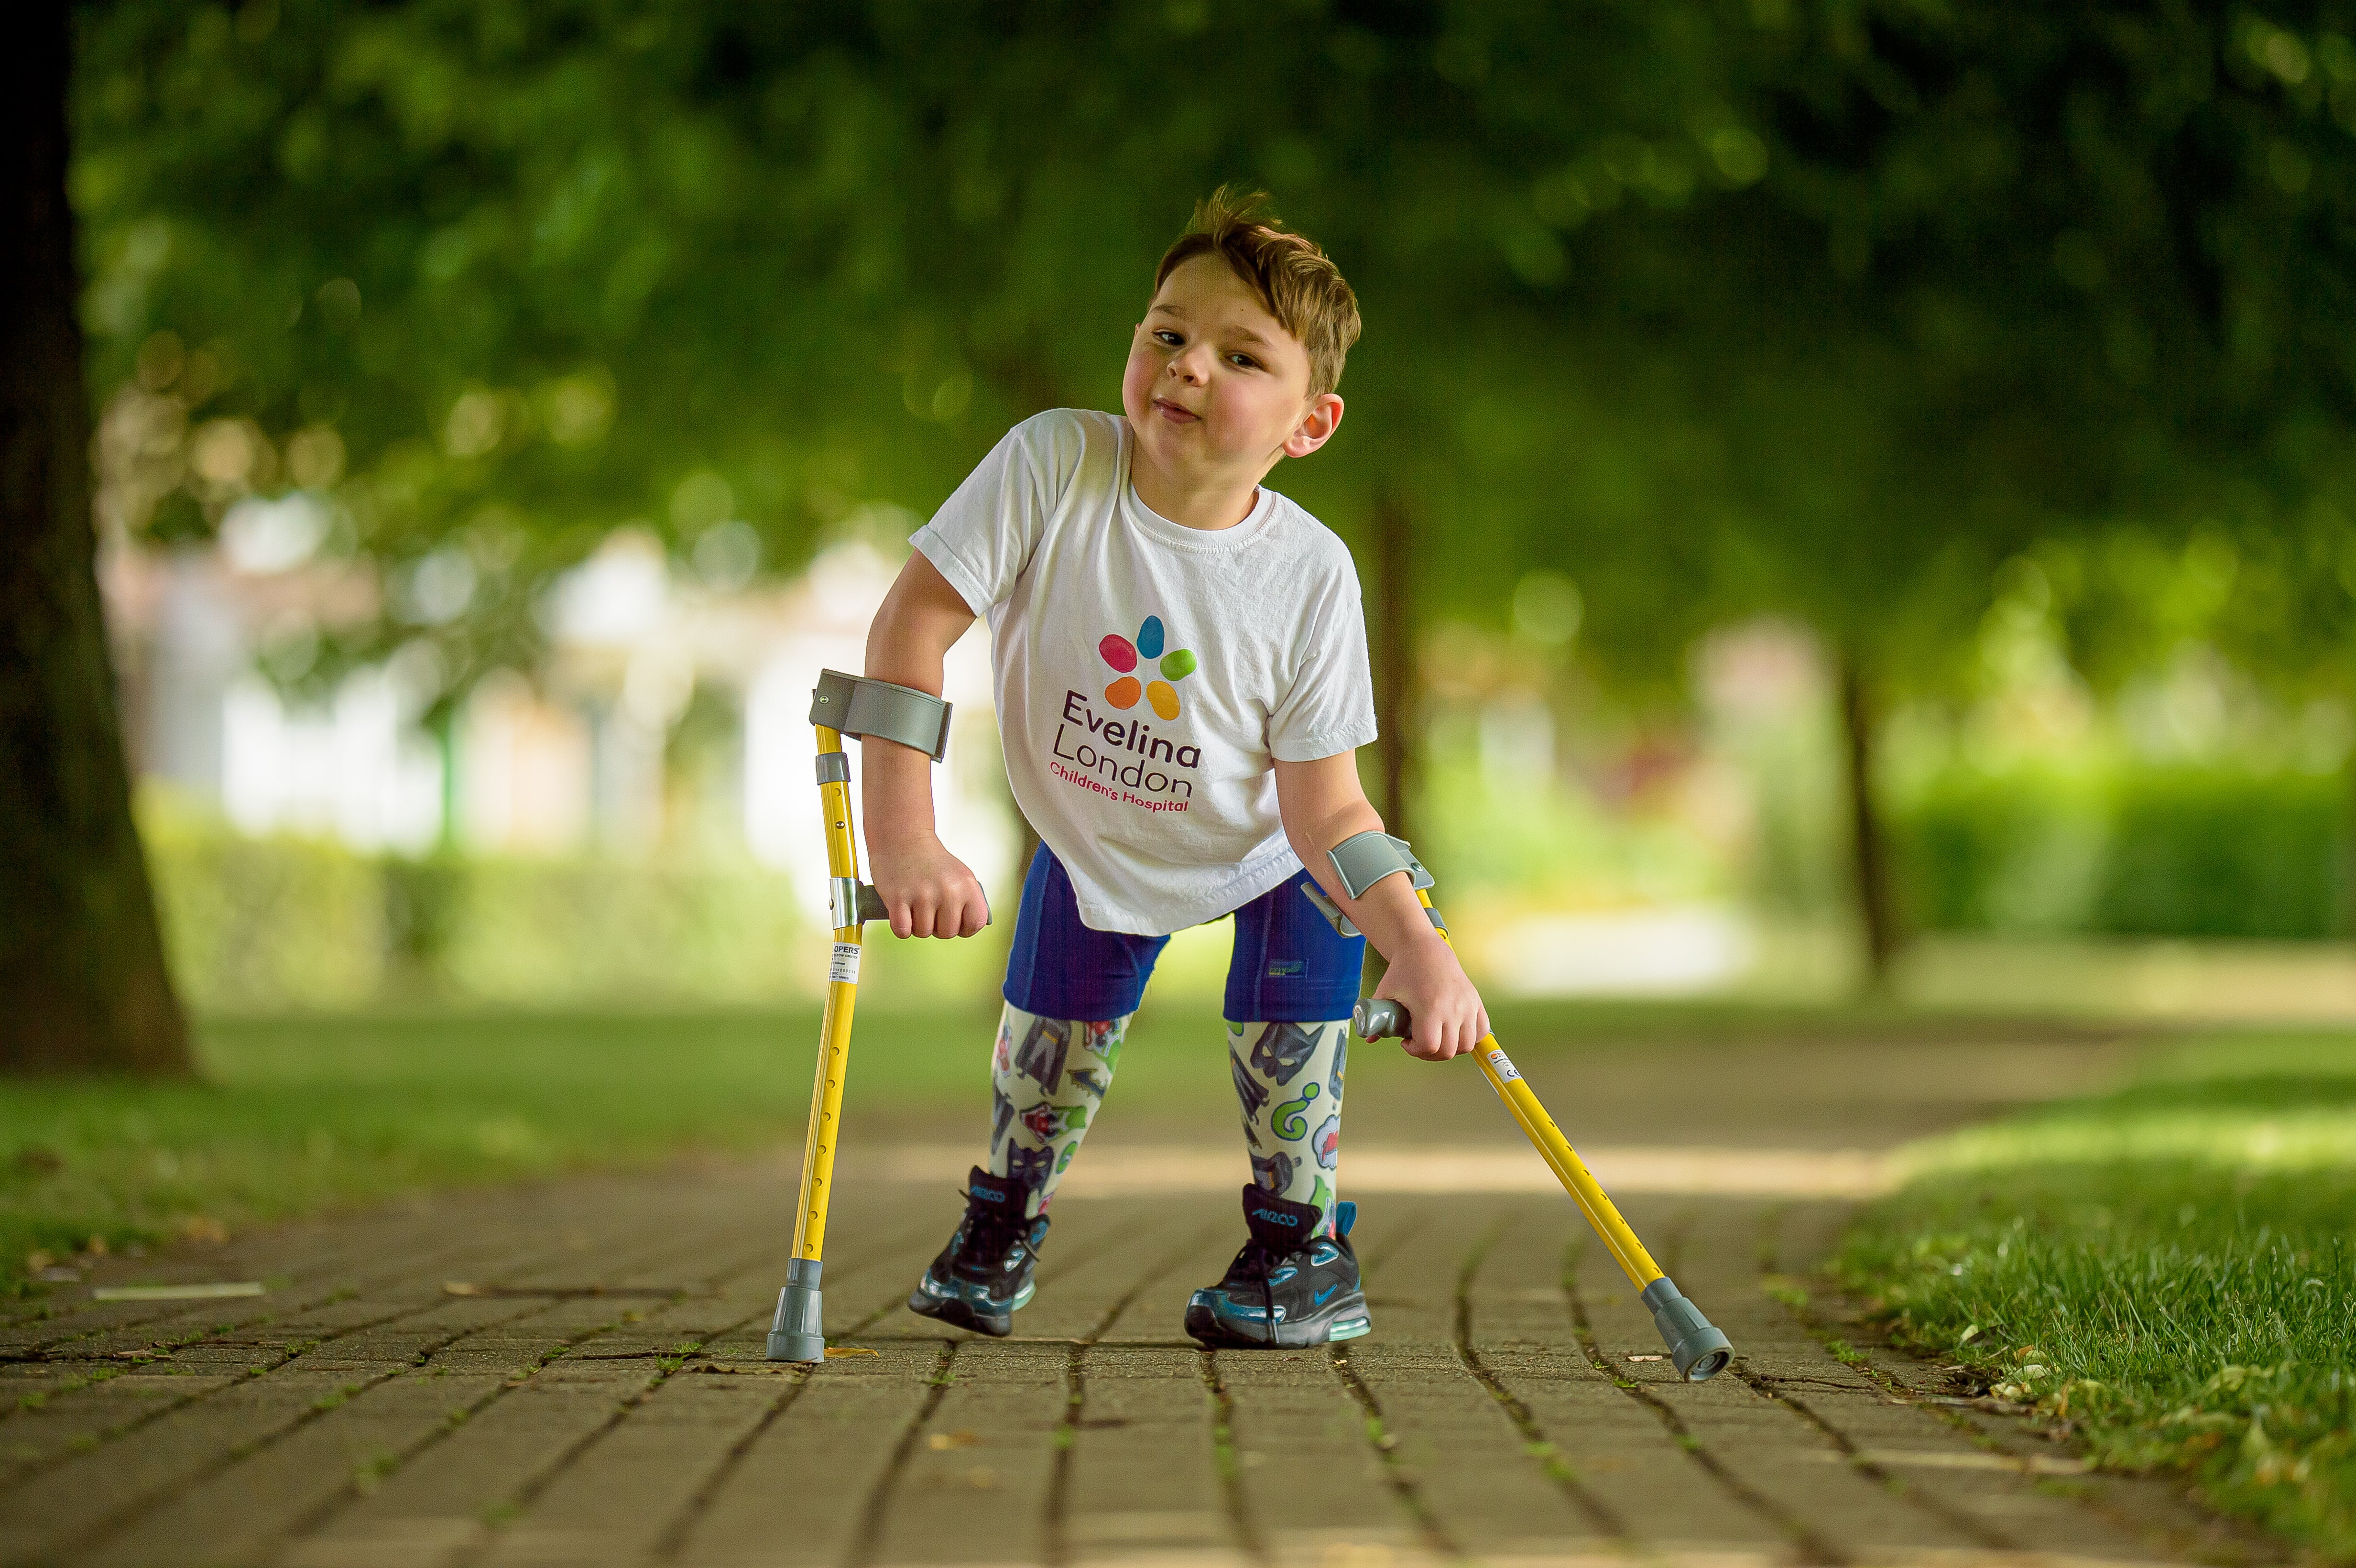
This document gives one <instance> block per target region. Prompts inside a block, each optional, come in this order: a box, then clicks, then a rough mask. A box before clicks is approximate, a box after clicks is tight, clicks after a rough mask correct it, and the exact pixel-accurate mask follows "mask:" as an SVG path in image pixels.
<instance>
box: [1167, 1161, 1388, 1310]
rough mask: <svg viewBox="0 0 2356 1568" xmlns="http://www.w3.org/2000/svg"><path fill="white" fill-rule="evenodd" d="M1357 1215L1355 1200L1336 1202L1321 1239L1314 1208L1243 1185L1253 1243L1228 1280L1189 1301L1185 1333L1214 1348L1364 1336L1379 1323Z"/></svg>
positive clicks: (1248, 1244)
mask: <svg viewBox="0 0 2356 1568" xmlns="http://www.w3.org/2000/svg"><path fill="white" fill-rule="evenodd" d="M1357 1217H1358V1206H1357V1205H1356V1204H1355V1203H1341V1204H1336V1205H1335V1206H1334V1210H1333V1220H1334V1230H1335V1231H1336V1232H1337V1233H1336V1234H1334V1235H1331V1236H1321V1235H1318V1234H1316V1230H1317V1221H1318V1220H1319V1219H1320V1218H1321V1216H1320V1215H1319V1213H1318V1211H1317V1207H1316V1205H1314V1204H1312V1203H1294V1202H1291V1201H1290V1200H1286V1199H1282V1198H1272V1197H1270V1196H1269V1194H1268V1192H1267V1191H1266V1190H1264V1189H1261V1188H1258V1187H1247V1188H1245V1189H1244V1222H1245V1223H1246V1224H1248V1225H1249V1226H1250V1227H1251V1240H1250V1241H1248V1242H1246V1243H1244V1250H1243V1251H1242V1252H1239V1253H1237V1254H1236V1261H1235V1262H1233V1263H1231V1264H1228V1265H1227V1273H1226V1278H1224V1279H1222V1280H1220V1281H1219V1283H1218V1284H1216V1285H1205V1287H1204V1288H1202V1289H1201V1290H1198V1291H1196V1292H1195V1293H1194V1297H1193V1299H1191V1300H1190V1301H1188V1302H1187V1303H1186V1332H1187V1333H1188V1334H1190V1335H1192V1336H1193V1337H1194V1339H1199V1340H1201V1341H1202V1342H1203V1343H1204V1344H1205V1345H1208V1346H1211V1347H1212V1348H1213V1349H1251V1348H1254V1347H1260V1348H1276V1349H1295V1348H1297V1347H1299V1346H1302V1345H1323V1344H1325V1343H1327V1342H1329V1341H1331V1340H1334V1339H1356V1338H1357V1337H1358V1336H1359V1335H1361V1334H1364V1333H1365V1331H1366V1330H1367V1329H1368V1328H1372V1327H1373V1324H1372V1323H1371V1321H1370V1320H1369V1319H1368V1318H1367V1317H1366V1293H1365V1291H1364V1290H1361V1289H1360V1288H1359V1287H1358V1254H1357V1253H1355V1252H1353V1251H1352V1250H1351V1248H1350V1226H1351V1224H1352V1223H1353V1222H1354V1221H1356V1219H1357Z"/></svg>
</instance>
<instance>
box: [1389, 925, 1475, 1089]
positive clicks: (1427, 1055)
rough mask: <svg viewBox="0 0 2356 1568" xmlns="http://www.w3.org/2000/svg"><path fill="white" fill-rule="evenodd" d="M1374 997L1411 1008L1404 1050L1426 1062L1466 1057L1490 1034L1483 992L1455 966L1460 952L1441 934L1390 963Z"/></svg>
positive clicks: (1412, 946)
mask: <svg viewBox="0 0 2356 1568" xmlns="http://www.w3.org/2000/svg"><path fill="white" fill-rule="evenodd" d="M1375 996H1376V998H1378V999H1380V1000H1384V1001H1394V1002H1399V1003H1402V1004H1404V1005H1405V1006H1406V1008H1407V1010H1408V1029H1409V1031H1410V1032H1409V1034H1408V1038H1406V1039H1404V1040H1400V1041H1399V1047H1400V1049H1401V1050H1403V1051H1406V1052H1407V1053H1408V1055H1409V1056H1419V1057H1421V1058H1422V1059H1423V1060H1424V1061H1447V1060H1449V1059H1450V1058H1451V1057H1453V1056H1462V1055H1464V1054H1465V1053H1467V1052H1469V1051H1472V1049H1473V1048H1474V1047H1476V1046H1478V1045H1479V1044H1480V1043H1481V1039H1482V1037H1483V1035H1485V1034H1487V1033H1488V1032H1489V1009H1488V1008H1485V1007H1483V1006H1482V1005H1481V993H1480V992H1479V991H1478V990H1476V989H1475V988H1474V987H1473V985H1472V978H1471V977H1470V976H1467V975H1466V974H1465V973H1464V965H1462V964H1460V963H1458V962H1457V961H1456V950H1455V949H1454V948H1452V947H1451V946H1449V945H1448V944H1447V943H1446V942H1444V941H1442V940H1441V939H1440V935H1439V933H1436V932H1435V933H1432V934H1431V935H1430V937H1428V938H1427V939H1425V940H1423V941H1419V942H1416V943H1414V944H1410V945H1409V946H1408V948H1407V949H1406V950H1405V951H1403V952H1401V953H1400V954H1399V955H1398V956H1397V957H1395V958H1393V959H1392V960H1391V963H1390V967H1389V969H1388V970H1387V971H1385V973H1384V975H1383V983H1382V984H1381V985H1380V986H1377V987H1375Z"/></svg>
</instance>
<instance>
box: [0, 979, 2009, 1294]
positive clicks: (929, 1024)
mask: <svg viewBox="0 0 2356 1568" xmlns="http://www.w3.org/2000/svg"><path fill="white" fill-rule="evenodd" d="M1214 934H1216V933H1214ZM1214 956H1215V958H1216V960H1217V962H1216V965H1215V966H1213V967H1214V968H1215V973H1212V975H1211V982H1210V988H1209V989H1208V991H1207V993H1206V992H1205V988H1204V987H1202V986H1201V985H1196V986H1195V987H1194V988H1193V989H1191V990H1190V989H1188V988H1187V987H1184V986H1173V987H1172V988H1171V990H1170V993H1169V994H1168V995H1167V996H1166V997H1163V996H1157V997H1156V998H1155V999H1154V1000H1153V1001H1152V1003H1151V1005H1150V1006H1149V1007H1148V1008H1147V1009H1146V1010H1145V1012H1144V1013H1142V1014H1141V1016H1140V1018H1139V1019H1138V1022H1137V1024H1136V1026H1135V1027H1134V1028H1132V1029H1131V1030H1130V1036H1129V1040H1128V1043H1127V1045H1126V1047H1125V1049H1124V1050H1123V1052H1122V1060H1121V1063H1120V1073H1119V1091H1118V1093H1117V1095H1116V1104H1114V1106H1113V1108H1112V1109H1111V1111H1110V1113H1109V1114H1110V1115H1113V1116H1115V1117H1116V1118H1117V1119H1118V1120H1119V1121H1122V1122H1127V1123H1129V1124H1130V1125H1131V1126H1135V1125H1137V1123H1138V1122H1139V1121H1151V1120H1153V1119H1154V1118H1157V1117H1160V1118H1162V1125H1161V1126H1160V1127H1159V1128H1158V1129H1157V1131H1156V1133H1155V1134H1154V1135H1153V1136H1194V1134H1195V1130H1196V1129H1203V1130H1208V1129H1216V1130H1217V1131H1218V1132H1219V1133H1224V1132H1225V1131H1226V1129H1227V1128H1228V1127H1229V1126H1230V1125H1232V1120H1231V1118H1232V1117H1233V1115H1234V1104H1233V1099H1232V1095H1231V1091H1230V1089H1229V1086H1228V1075H1227V1072H1226V1067H1225V1063H1224V1062H1223V1061H1221V1060H1220V1059H1219V1056H1218V1054H1217V1048H1216V1047H1215V1045H1214V1046H1212V1047H1211V1049H1210V1050H1209V1051H1206V1050H1205V1044H1206V1042H1210V1041H1215V1040H1219V1039H1220V1038H1221V1033H1220V1026H1219V1024H1218V1022H1217V1012H1218V1002H1217V996H1216V989H1215V985H1216V975H1217V973H1223V972H1224V968H1225V954H1224V950H1223V949H1222V950H1220V951H1218V952H1217V953H1216V954H1215V955H1214ZM1196 958H1197V960H1198V962H1197V964H1196V966H1197V967H1204V966H1205V965H1204V963H1203V962H1201V961H1200V960H1201V955H1196ZM1161 984H1162V983H1161V982H1157V987H1160V986H1161ZM996 1016H997V1013H996V1006H995V1003H994V1002H992V1001H991V1000H990V999H989V998H988V995H987V993H986V992H985V993H984V994H983V997H982V998H981V1000H980V1005H979V1006H977V1007H974V1008H967V1009H960V1010H957V1011H911V1010H905V1009H897V1008H892V1007H890V1006H888V1005H876V1003H875V1000H873V999H871V1001H870V1004H869V1005H868V1006H866V1007H864V1008H862V1010H861V1012H860V1016H859V1027H858V1031H857V1041H856V1047H855V1050H854V1054H853V1070H852V1072H851V1082H850V1087H849V1091H848V1094H847V1100H846V1117H845V1119H846V1130H847V1134H848V1136H849V1138H851V1139H852V1140H856V1141H861V1142H865V1141H868V1140H875V1141H887V1140H894V1139H911V1140H933V1139H939V1138H943V1137H948V1138H955V1137H958V1136H964V1135H966V1134H968V1133H972V1134H975V1135H976V1136H977V1137H978V1135H979V1133H980V1129H981V1128H982V1127H983V1126H984V1125H986V1123H985V1118H986V1116H987V1114H988V1105H989V1098H988V1095H989V1091H988V1087H987V1084H988V1072H989V1068H988V1051H989V1040H990V1036H991V1029H992V1028H993V1026H994V1020H995V1019H996ZM1996 1027H1997V1026H1995V1025H1992V1024H1991V1023H1990V1022H1989V1021H1988V1020H1986V1019H1961V1020H1958V1019H1939V1018H1937V1017H1935V1016H1932V1015H1919V1014H1899V1013H1892V1012H1890V1011H1889V1010H1887V1009H1873V1010H1837V1011H1833V1010H1823V1009H1805V1008H1746V1007H1741V1006H1738V1005H1733V1004H1719V1003H1708V1004H1693V1005H1659V1004H1651V1005H1647V1004H1632V1003H1593V1004H1587V1003H1580V1004H1521V1005H1512V1006H1507V1007H1504V1008H1500V1009H1499V1010H1498V1015H1497V1028H1498V1032H1499V1034H1500V1036H1501V1038H1503V1039H1505V1040H1507V1041H1508V1042H1509V1043H1510V1045H1511V1047H1512V1049H1513V1050H1514V1051H1515V1053H1516V1055H1517V1056H1522V1057H1525V1058H1526V1059H1528V1060H1532V1061H1539V1062H1543V1061H1545V1059H1546V1056H1547V1053H1549V1052H1552V1051H1644V1050H1647V1049H1649V1048H1651V1047H1652V1046H1654V1045H1656V1044H1659V1043H1664V1042H1669V1041H1679V1040H1727V1041H1743V1040H1748V1041H1753V1042H1756V1041H1760V1040H1784V1039H1801V1038H1826V1037H1837V1036H1842V1035H1848V1036H1851V1037H1863V1036H1871V1037H1873V1038H1903V1037H1907V1036H1910V1035H1914V1034H1918V1033H1921V1034H1925V1035H1929V1034H1949V1035H1980V1034H1985V1033H1987V1031H1989V1030H1990V1029H1994V1028H1996ZM817 1035H818V1015H817V1012H816V1009H815V1008H803V1009H780V1010H737V1011H712V1012H707V1013H701V1014H677V1013H670V1014H658V1013H646V1014H639V1015H631V1014H626V1013H616V1012H600V1013H578V1014H553V1013H535V1014H521V1013H518V1014H502V1013H492V1012H475V1013H452V1012H415V1013H410V1014H401V1013H392V1012H374V1013H368V1014H360V1015H352V1016H317V1017H309V1018H295V1019H211V1020H209V1021H208V1022H207V1023H206V1024H205V1025H204V1027H203V1028H202V1029H200V1031H199V1037H198V1052H199V1058H200V1064H201V1069H202V1077H201V1080H200V1081H199V1082H194V1083H134V1082H119V1081H112V1082H111V1081H91V1080H71V1079H49V1080H36V1081H31V1082H21V1083H11V1084H9V1085H8V1087H7V1091H6V1093H5V1094H0V1294H8V1293H13V1292H21V1291H23V1290H24V1289H26V1288H27V1287H28V1285H29V1284H30V1281H29V1279H28V1274H29V1271H28V1270H27V1267H26V1264H27V1260H29V1259H31V1258H33V1257H34V1255H35V1254H37V1253H41V1254H47V1255H48V1258H50V1259H51V1260H55V1261H59V1262H62V1261H65V1260H68V1259H70V1258H72V1257H74V1256H75V1255H77V1254H80V1253H83V1252H85V1251H87V1250H88V1249H89V1246H90V1243H91V1240H92V1239H93V1238H95V1239H97V1240H98V1241H100V1242H101V1243H103V1244H104V1245H105V1246H106V1247H107V1248H108V1249H110V1250H112V1251H117V1252H120V1251H122V1250H123V1249H125V1248H128V1247H134V1246H136V1247H152V1246H155V1245H156V1244H158V1243H162V1242H166V1241H168V1240H171V1239H173V1238H175V1237H181V1236H195V1237H204V1236H214V1235H218V1234H220V1232H223V1231H224V1230H227V1231H238V1230H242V1229H244V1228H246V1227H247V1226H250V1225H252V1224H253V1223H255V1222H257V1221H266V1220H272V1219H279V1218H285V1217H288V1216H293V1215H300V1214H311V1213H316V1212H319V1211H324V1210H328V1209H333V1208H337V1207H341V1206H348V1205H351V1204H356V1203H365V1202H369V1201H373V1200H382V1199H386V1198H390V1197H392V1196H395V1195H397V1194H400V1193H402V1192H405V1191H413V1190H417V1189H425V1188H432V1187H442V1186H451V1185H459V1184H468V1183H483V1182H493V1181H501V1180H511V1179H519V1178H528V1177H535V1176H547V1175H554V1174H559V1173H562V1172H564V1171H568V1170H577V1169H585V1168H592V1167H609V1168H610V1167H616V1166H645V1165H648V1164H653V1163H656V1162H659V1161H662V1160H664V1159H668V1158H670V1157H675V1156H677V1155H678V1154H680V1152H682V1151H685V1150H691V1149H692V1150H712V1151H717V1152H722V1153H731V1152H743V1151H748V1150H761V1149H773V1148H778V1147H790V1146H793V1145H795V1144H798V1142H799V1140H800V1137H801V1135H802V1129H803V1125H804V1120H805V1117H806V1115H807V1111H808V1107H809V1086H810V1069H811V1064H812V1058H813V1055H814V1052H815V1048H816V1040H817ZM1431 1071H1432V1070H1431V1069H1430V1068H1428V1067H1426V1066H1424V1065H1422V1064H1420V1063H1414V1062H1410V1061H1408V1060H1407V1059H1406V1058H1405V1057H1403V1056H1400V1055H1398V1053H1396V1052H1390V1051H1379V1052H1368V1053H1366V1054H1365V1055H1363V1056H1362V1057H1361V1058H1360V1061H1359V1062H1358V1064H1357V1065H1356V1067H1355V1070H1354V1072H1353V1074H1352V1083H1353V1085H1354V1091H1355V1095H1356V1103H1362V1104H1370V1105H1371V1104H1374V1103H1376V1102H1374V1101H1371V1100H1369V1099H1368V1098H1367V1096H1368V1095H1369V1094H1370V1093H1372V1094H1377V1095H1379V1094H1382V1093H1392V1094H1393V1095H1394V1096H1414V1095H1420V1094H1424V1093H1429V1092H1430V1090H1429V1083H1430V1082H1436V1081H1429V1080H1426V1079H1424V1078H1423V1077H1422V1076H1421V1075H1422V1074H1425V1073H1429V1072H1431ZM1393 1075H1397V1076H1396V1077H1394V1076H1393ZM1473 1099H1474V1101H1475V1102H1476V1104H1477V1103H1478V1102H1480V1101H1482V1100H1483V1099H1485V1096H1483V1095H1475V1096H1474V1097H1473ZM1451 1103H1453V1102H1451ZM1473 1114H1474V1115H1480V1116H1483V1117H1485V1112H1482V1111H1479V1110H1478V1109H1476V1110H1475V1112H1474V1113H1473ZM1480 1125H1483V1126H1486V1125H1488V1123H1487V1122H1486V1120H1485V1119H1483V1121H1482V1122H1481V1123H1480Z"/></svg>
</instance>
